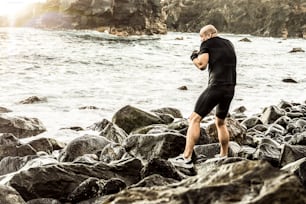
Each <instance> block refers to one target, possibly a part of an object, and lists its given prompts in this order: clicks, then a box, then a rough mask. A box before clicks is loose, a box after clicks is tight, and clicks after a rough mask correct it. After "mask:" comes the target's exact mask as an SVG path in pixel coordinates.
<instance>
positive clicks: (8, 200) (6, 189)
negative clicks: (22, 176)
mask: <svg viewBox="0 0 306 204" xmlns="http://www.w3.org/2000/svg"><path fill="white" fill-rule="evenodd" d="M0 203H3V204H26V202H25V201H24V200H23V199H22V197H21V196H20V194H19V193H18V192H17V191H16V190H15V189H13V188H12V187H10V186H5V185H0Z"/></svg>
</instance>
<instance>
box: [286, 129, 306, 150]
mask: <svg viewBox="0 0 306 204" xmlns="http://www.w3.org/2000/svg"><path fill="white" fill-rule="evenodd" d="M288 144H290V145H305V148H306V131H305V132H303V133H301V134H296V135H294V136H293V137H292V138H291V139H290V140H289V141H288Z"/></svg>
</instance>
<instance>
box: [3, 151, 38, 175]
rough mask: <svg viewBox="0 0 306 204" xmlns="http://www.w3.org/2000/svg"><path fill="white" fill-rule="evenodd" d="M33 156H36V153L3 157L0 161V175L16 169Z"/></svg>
mask: <svg viewBox="0 0 306 204" xmlns="http://www.w3.org/2000/svg"><path fill="white" fill-rule="evenodd" d="M34 158H37V155H29V156H24V157H11V156H8V157H5V158H3V159H2V160H1V161H0V175H5V174H8V173H12V172H15V171H18V170H19V169H21V168H22V167H23V166H25V165H26V163H27V162H28V161H30V160H32V159H34Z"/></svg>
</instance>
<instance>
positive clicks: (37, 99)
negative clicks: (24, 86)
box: [19, 96, 48, 104]
mask: <svg viewBox="0 0 306 204" xmlns="http://www.w3.org/2000/svg"><path fill="white" fill-rule="evenodd" d="M46 102H48V100H47V98H46V97H38V96H31V97H29V98H26V99H24V100H22V101H19V103H21V104H34V103H46Z"/></svg>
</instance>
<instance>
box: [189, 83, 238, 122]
mask: <svg viewBox="0 0 306 204" xmlns="http://www.w3.org/2000/svg"><path fill="white" fill-rule="evenodd" d="M234 93H235V86H209V87H207V89H205V91H204V92H203V93H202V94H201V95H200V97H199V98H198V101H197V102H196V105H195V108H194V112H196V113H197V114H199V115H200V116H201V117H205V116H206V115H207V114H208V113H210V112H211V110H212V109H213V108H214V107H215V106H217V108H216V116H217V117H218V118H220V119H225V118H226V116H227V113H228V110H229V107H230V104H231V101H232V99H233V97H234Z"/></svg>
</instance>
